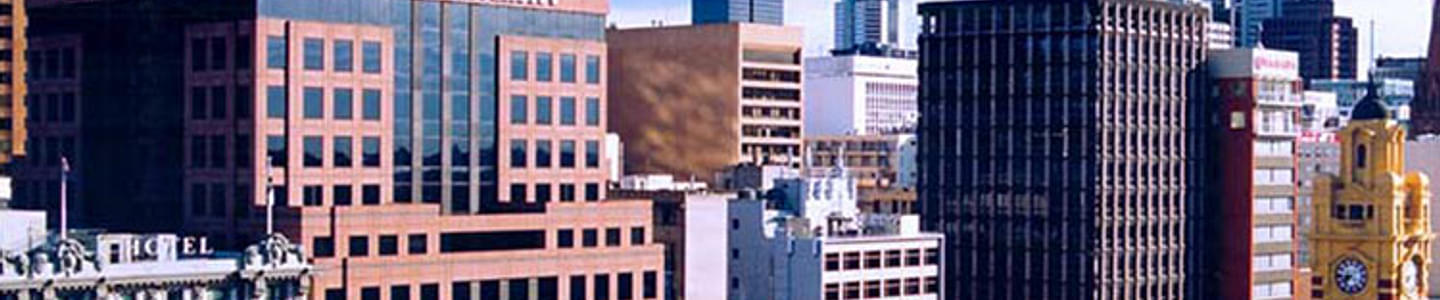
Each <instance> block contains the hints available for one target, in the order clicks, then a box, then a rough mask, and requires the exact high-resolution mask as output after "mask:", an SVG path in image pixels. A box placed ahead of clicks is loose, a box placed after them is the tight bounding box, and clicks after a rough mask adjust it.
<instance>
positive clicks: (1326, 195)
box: [1310, 84, 1432, 300]
mask: <svg viewBox="0 0 1440 300" xmlns="http://www.w3.org/2000/svg"><path fill="white" fill-rule="evenodd" d="M1338 135H1339V136H1340V152H1341V157H1340V164H1341V166H1340V174H1338V175H1337V174H1322V175H1320V176H1317V178H1315V197H1314V205H1315V207H1314V212H1315V214H1314V216H1313V217H1314V224H1315V228H1314V231H1313V233H1312V234H1311V236H1310V245H1311V247H1313V248H1312V249H1311V253H1312V255H1313V259H1312V261H1311V266H1310V267H1311V269H1312V270H1314V274H1315V275H1314V277H1313V278H1311V284H1312V285H1313V288H1314V290H1313V291H1312V292H1311V296H1313V298H1314V299H1414V300H1419V299H1423V298H1424V297H1425V294H1426V292H1427V290H1428V289H1429V284H1428V283H1427V282H1426V281H1425V276H1426V273H1427V271H1426V270H1427V266H1428V265H1429V264H1430V254H1429V249H1430V239H1431V238H1432V235H1431V234H1430V213H1429V211H1430V209H1429V206H1430V192H1429V190H1428V189H1427V186H1429V184H1430V180H1429V179H1428V178H1427V177H1425V175H1424V174H1420V173H1419V172H1409V173H1406V172H1405V129H1404V128H1402V127H1401V126H1400V125H1399V124H1398V123H1396V122H1395V121H1394V120H1391V119H1390V117H1389V113H1388V110H1387V109H1386V108H1385V105H1384V104H1381V103H1380V100H1379V99H1378V97H1377V96H1376V90H1375V86H1374V85H1373V84H1372V85H1371V86H1370V89H1369V93H1368V94H1367V95H1366V96H1365V98H1364V99H1362V100H1360V102H1359V103H1357V104H1355V108H1354V109H1353V110H1352V113H1351V119H1350V124H1349V125H1348V126H1345V128H1344V129H1342V130H1340V133H1338Z"/></svg>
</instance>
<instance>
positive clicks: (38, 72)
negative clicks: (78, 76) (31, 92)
mask: <svg viewBox="0 0 1440 300" xmlns="http://www.w3.org/2000/svg"><path fill="white" fill-rule="evenodd" d="M6 52H8V51H6ZM76 52H77V50H76V49H75V47H56V48H51V49H31V50H30V51H27V54H26V56H27V57H28V60H29V61H30V68H29V69H28V71H29V77H30V79H37V80H49V79H74V78H75V70H76V69H78V68H79V67H78V63H79V62H78V60H77V59H76V57H75V55H76Z"/></svg>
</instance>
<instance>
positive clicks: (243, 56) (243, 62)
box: [235, 34, 255, 70]
mask: <svg viewBox="0 0 1440 300" xmlns="http://www.w3.org/2000/svg"><path fill="white" fill-rule="evenodd" d="M254 46H255V41H254V40H253V39H251V38H250V35H245V34H242V35H238V36H235V68H236V69H240V70H247V69H250V60H251V59H253V58H252V57H250V48H251V47H254Z"/></svg>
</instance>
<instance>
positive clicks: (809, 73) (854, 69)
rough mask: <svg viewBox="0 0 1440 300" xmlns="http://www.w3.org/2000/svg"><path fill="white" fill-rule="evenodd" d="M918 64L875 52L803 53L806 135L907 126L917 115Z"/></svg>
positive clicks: (880, 130)
mask: <svg viewBox="0 0 1440 300" xmlns="http://www.w3.org/2000/svg"><path fill="white" fill-rule="evenodd" d="M918 66H919V65H918V61H917V60H914V59H906V58H893V57H878V56H859V55H849V56H827V57H812V58H807V59H805V91H806V92H805V94H804V95H803V97H804V98H805V100H804V103H805V111H804V119H805V126H804V128H805V129H804V130H805V135H812V134H871V133H882V132H899V131H907V130H910V129H912V128H913V127H914V126H915V124H916V122H917V121H919V118H920V112H919V106H918V105H919V104H918V100H917V98H918V96H919V79H917V77H916V76H915V72H916V68H917V67H918Z"/></svg>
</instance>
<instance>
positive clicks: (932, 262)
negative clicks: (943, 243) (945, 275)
mask: <svg viewBox="0 0 1440 300" xmlns="http://www.w3.org/2000/svg"><path fill="white" fill-rule="evenodd" d="M925 265H927V266H936V265H940V250H939V249H935V248H928V249H925Z"/></svg>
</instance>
